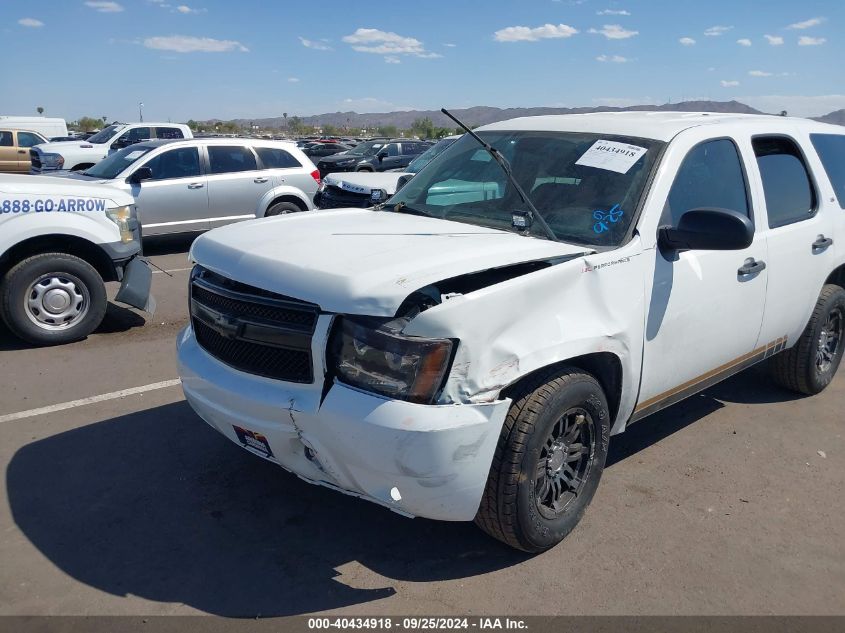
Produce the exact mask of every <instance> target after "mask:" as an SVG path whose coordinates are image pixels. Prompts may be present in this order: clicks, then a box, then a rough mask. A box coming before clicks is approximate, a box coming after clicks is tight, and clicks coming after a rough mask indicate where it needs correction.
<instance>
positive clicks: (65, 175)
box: [47, 169, 114, 185]
mask: <svg viewBox="0 0 845 633" xmlns="http://www.w3.org/2000/svg"><path fill="white" fill-rule="evenodd" d="M47 177H48V178H59V179H62V180H73V181H76V182H85V183H88V184H94V185H108V184H112V183H113V182H114V181H112V180H107V179H104V178H95V177H94V176H86V175H85V174H83V173H82V172H81V171H71V170H70V169H62V170H59V171H54V172H51V173H50V175H49V176H47Z"/></svg>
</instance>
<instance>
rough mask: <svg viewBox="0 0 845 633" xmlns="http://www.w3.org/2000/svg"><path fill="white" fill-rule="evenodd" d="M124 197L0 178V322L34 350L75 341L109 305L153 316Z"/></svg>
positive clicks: (135, 226)
mask: <svg viewBox="0 0 845 633" xmlns="http://www.w3.org/2000/svg"><path fill="white" fill-rule="evenodd" d="M140 252H141V233H140V224H139V223H138V220H137V217H136V212H135V201H134V199H133V198H132V196H131V195H129V194H128V193H126V192H124V191H120V190H119V189H115V188H112V187H104V186H100V185H88V184H84V183H77V182H72V181H65V180H60V179H58V178H50V177H46V176H44V177H42V176H0V317H1V318H2V320H3V321H4V322H5V324H6V325H7V326H8V328H9V329H10V330H11V331H12V333H13V334H15V335H17V336H18V337H19V338H21V339H23V340H25V341H28V342H30V343H34V344H36V345H55V344H59V343H68V342H70V341H75V340H79V339H81V338H84V337H86V336H87V335H88V334H90V333H91V332H93V331H94V330H95V329H96V328H97V326H98V325H99V324H100V322H101V321H102V320H103V316H104V315H105V312H106V306H107V300H106V288H105V284H104V282H106V281H119V282H121V286H120V289H119V290H118V292H117V295H116V297H115V299H116V300H117V301H120V302H122V303H126V304H128V305H131V306H134V307H136V308H139V309H142V310H147V311H149V312H152V311H153V310H154V309H155V302H154V300H153V299H152V297H150V281H151V272H150V269H149V268H148V267H147V265H146V264H145V263H144V262H143V261H142V260H141V259H139V258H138V255H139V253H140Z"/></svg>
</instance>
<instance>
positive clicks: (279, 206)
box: [264, 202, 304, 218]
mask: <svg viewBox="0 0 845 633" xmlns="http://www.w3.org/2000/svg"><path fill="white" fill-rule="evenodd" d="M300 211H304V209H303V208H302V207H300V206H299V205H297V204H294V203H293V202H277V203H275V204H273V205H270V208H269V209H267V213H265V214H264V217H265V218H269V217H271V216H274V215H287V214H288V213H299V212H300Z"/></svg>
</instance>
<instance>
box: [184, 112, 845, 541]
mask: <svg viewBox="0 0 845 633" xmlns="http://www.w3.org/2000/svg"><path fill="white" fill-rule="evenodd" d="M477 133H478V136H479V137H480V139H478V138H474V137H473V136H472V135H470V134H467V135H465V136H464V137H462V138H461V139H460V140H459V141H457V142H456V143H455V144H454V145H452V146H451V147H450V148H448V149H447V150H446V151H445V152H444V153H443V154H442V155H440V156H439V157H438V158H436V159H435V160H434V161H433V162H432V163H431V164H430V165H429V166H428V167H427V168H426V169H425V170H423V171H422V172H421V173H420V174H418V175H417V176H416V177H415V178H414V179H413V180H411V181H410V182H409V183H408V184H407V185H406V186H405V187H404V188H403V189H402V190H401V191H400V192H399V193H398V194H396V196H394V197H393V198H392V199H391V200H390V205H389V206H383V207H382V208H376V209H373V210H364V209H338V210H331V211H319V212H315V213H312V214H294V215H292V216H287V217H279V218H272V219H269V220H258V221H254V222H245V223H242V224H238V225H234V226H230V227H226V228H222V229H217V230H214V231H211V232H210V233H207V234H205V235H203V236H202V237H200V238H199V239H198V240H197V241H196V242H194V245H193V248H192V258H193V260H194V261H195V262H196V266H195V268H194V271H193V273H192V275H191V282H190V283H191V299H190V306H191V324H190V325H189V326H188V327H187V328H186V329H185V330H184V331H183V332H182V333H181V334H180V335H179V338H178V343H177V345H178V357H179V367H180V374H181V377H182V385H183V388H184V391H185V395H186V397H187V399H188V402H189V403H190V404H191V406H192V407H193V408H194V409H195V410H196V411H197V412H198V413H199V415H200V416H201V417H202V418H203V419H204V420H206V421H207V422H208V423H209V424H210V425H212V426H213V427H214V428H216V429H217V430H218V431H220V432H221V433H223V434H224V435H225V436H227V437H228V438H229V439H231V440H232V441H233V442H235V443H238V444H240V445H242V446H243V447H245V448H246V449H247V450H249V451H251V452H252V453H255V454H257V455H260V456H262V457H264V458H266V459H269V460H272V461H274V462H276V463H277V464H279V465H281V466H283V467H284V468H286V469H288V470H290V471H292V472H293V473H296V474H297V475H299V476H300V477H302V478H303V479H306V480H308V481H310V482H313V483H319V484H323V485H326V486H330V487H332V488H335V489H337V490H340V491H343V492H346V493H349V494H353V495H357V496H361V497H364V498H366V499H368V500H370V501H374V502H377V503H380V504H383V505H385V506H387V507H389V508H391V509H393V510H396V511H397V512H400V513H404V514H407V515H412V516H423V517H429V518H433V519H443V520H455V521H463V520H473V519H474V520H475V521H476V523H477V524H478V525H479V526H481V527H482V528H483V529H484V530H486V531H487V532H488V533H490V534H491V535H493V536H494V537H496V538H498V539H501V540H502V541H504V542H506V543H508V544H510V545H512V546H513V547H516V548H519V549H522V550H526V551H530V552H538V551H542V550H544V549H547V548H549V547H551V546H553V545H555V544H556V543H558V542H559V541H560V540H561V539H563V538H564V536H565V535H566V534H567V533H568V532H569V531H570V530H572V528H573V527H574V526H575V524H576V523H577V522H578V520H579V518H580V517H581V515H582V514H583V512H584V510H585V508H586V506H587V505H588V504H589V502H590V500H591V498H592V497H593V494H594V492H595V491H596V488H597V486H598V483H599V478H600V477H601V474H602V470H603V467H604V463H605V458H606V455H607V450H608V443H609V439H610V436H611V435H613V434H615V433H620V432H622V431H624V430H625V427H626V426H627V425H628V424H630V423H632V422H634V421H636V420H639V419H641V418H643V417H645V416H647V415H649V414H651V413H653V412H655V411H657V410H659V409H661V408H663V407H666V406H668V405H670V404H673V403H675V402H678V401H679V400H681V399H683V398H685V397H687V396H689V395H691V394H693V393H696V392H698V391H701V390H702V389H705V388H707V387H708V386H710V385H712V384H713V383H715V382H716V381H719V380H721V379H723V378H725V377H727V376H729V375H731V374H733V373H736V372H738V371H740V370H742V369H743V368H745V367H748V366H749V365H751V364H753V363H756V362H759V361H763V360H765V359H769V358H770V357H771V364H772V367H773V370H774V376H775V378H776V380H777V381H778V382H779V383H780V384H782V385H783V386H785V387H787V388H790V389H793V390H796V391H799V392H802V393H807V394H813V393H817V392H819V391H821V390H822V389H824V388H825V386H827V384H828V383H829V382H830V381H831V379H832V378H833V376H834V373H835V372H836V369H837V367H838V365H839V363H840V360H841V358H842V354H843V348H845V341H843V326H845V290H843V285H845V248H843V247H842V246H841V243H843V242H845V210H843V209H844V208H845V131H843V129H842V128H840V127H837V126H831V125H824V124H820V123H815V122H811V121H804V120H799V119H789V118H783V117H764V116H743V115H721V114H706V113H694V114H676V113H621V114H591V115H575V116H550V117H536V118H523V119H515V120H511V121H505V122H501V123H496V124H493V125H488V126H485V127H482V128H480V129H479V130H477ZM479 140H482V141H483V143H486V144H489V145H490V146H492V147H491V148H488V149H485V147H483V146H482V144H480V143H479ZM492 148H495V149H492ZM444 191H448V192H449V193H448V195H446V194H443V192H444ZM432 192H439V193H437V195H432Z"/></svg>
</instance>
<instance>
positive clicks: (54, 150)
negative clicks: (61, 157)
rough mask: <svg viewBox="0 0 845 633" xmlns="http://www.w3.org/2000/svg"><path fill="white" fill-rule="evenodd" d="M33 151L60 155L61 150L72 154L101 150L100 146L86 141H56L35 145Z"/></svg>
mask: <svg viewBox="0 0 845 633" xmlns="http://www.w3.org/2000/svg"><path fill="white" fill-rule="evenodd" d="M35 149H37V150H38V151H40V152H43V153H45V154H61V153H62V150H64V151H68V150H73V151H74V152H85V151H93V150H101V149H102V146H101V145H94V144H92V143H88V142H87V141H58V142H56V143H41V144H40V145H36V146H35Z"/></svg>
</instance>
